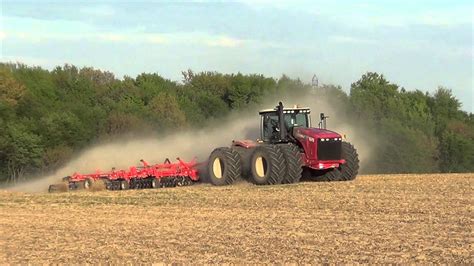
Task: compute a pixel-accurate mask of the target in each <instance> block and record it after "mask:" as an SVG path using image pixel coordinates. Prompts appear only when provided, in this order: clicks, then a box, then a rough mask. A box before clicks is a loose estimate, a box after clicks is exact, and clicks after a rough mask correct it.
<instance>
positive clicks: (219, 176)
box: [207, 147, 242, 186]
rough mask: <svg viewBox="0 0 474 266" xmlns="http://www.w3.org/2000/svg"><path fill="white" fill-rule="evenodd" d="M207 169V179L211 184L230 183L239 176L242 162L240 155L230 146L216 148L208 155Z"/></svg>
mask: <svg viewBox="0 0 474 266" xmlns="http://www.w3.org/2000/svg"><path fill="white" fill-rule="evenodd" d="M207 170H208V172H209V181H210V182H211V183H212V184H213V185H215V186H224V185H230V184H232V183H234V181H235V180H237V179H238V178H240V177H241V174H242V162H241V160H240V155H239V154H238V153H237V152H236V151H234V150H232V149H231V148H227V147H221V148H217V149H215V150H214V151H213V152H212V153H211V155H210V156H209V161H208V164H207Z"/></svg>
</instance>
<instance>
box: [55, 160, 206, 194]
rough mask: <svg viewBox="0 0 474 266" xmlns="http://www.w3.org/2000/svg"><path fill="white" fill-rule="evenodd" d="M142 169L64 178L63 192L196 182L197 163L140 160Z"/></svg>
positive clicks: (131, 168) (75, 175)
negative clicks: (92, 188) (97, 187)
mask: <svg viewBox="0 0 474 266" xmlns="http://www.w3.org/2000/svg"><path fill="white" fill-rule="evenodd" d="M140 162H141V163H142V165H141V166H132V167H130V168H129V169H128V170H115V168H112V170H111V171H110V172H102V171H99V170H98V171H96V172H95V173H92V174H80V173H74V174H73V175H71V176H67V177H64V178H63V181H64V182H65V183H66V185H67V187H66V189H69V190H75V189H90V188H91V187H94V186H97V185H98V184H100V185H105V188H107V189H109V190H125V189H129V188H131V189H132V188H133V189H136V188H159V187H175V186H186V185H191V184H192V183H193V182H194V181H198V180H199V175H198V171H197V169H196V167H197V165H198V163H196V160H195V159H194V160H192V161H190V162H185V161H183V160H181V159H180V158H177V162H175V163H171V161H170V160H169V159H166V160H165V162H164V163H161V164H154V165H149V164H148V163H147V162H145V161H144V160H140ZM61 187H62V188H63V189H64V184H62V185H57V184H56V185H51V186H50V187H49V191H50V192H53V191H57V190H61Z"/></svg>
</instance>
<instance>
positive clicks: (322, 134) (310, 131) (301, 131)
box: [293, 127, 341, 139]
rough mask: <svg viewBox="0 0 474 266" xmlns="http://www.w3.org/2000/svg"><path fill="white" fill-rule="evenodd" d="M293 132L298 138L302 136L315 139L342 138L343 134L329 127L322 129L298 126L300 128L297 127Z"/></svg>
mask: <svg viewBox="0 0 474 266" xmlns="http://www.w3.org/2000/svg"><path fill="white" fill-rule="evenodd" d="M293 134H294V136H295V137H296V138H301V137H302V136H305V137H311V138H314V139H318V138H340V137H341V135H339V134H338V133H336V132H334V131H331V130H327V129H321V128H304V127H298V128H295V130H294V132H293ZM303 138H304V137H303Z"/></svg>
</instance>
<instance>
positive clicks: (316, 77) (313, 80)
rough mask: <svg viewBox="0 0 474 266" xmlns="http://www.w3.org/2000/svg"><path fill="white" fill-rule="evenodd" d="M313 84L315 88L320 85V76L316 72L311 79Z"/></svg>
mask: <svg viewBox="0 0 474 266" xmlns="http://www.w3.org/2000/svg"><path fill="white" fill-rule="evenodd" d="M311 86H312V87H313V88H317V87H319V80H318V76H316V74H314V75H313V78H312V79H311Z"/></svg>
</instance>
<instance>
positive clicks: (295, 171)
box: [278, 144, 303, 184]
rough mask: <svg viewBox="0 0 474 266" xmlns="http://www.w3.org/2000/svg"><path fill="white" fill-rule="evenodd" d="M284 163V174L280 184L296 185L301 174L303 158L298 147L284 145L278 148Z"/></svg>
mask: <svg viewBox="0 0 474 266" xmlns="http://www.w3.org/2000/svg"><path fill="white" fill-rule="evenodd" d="M278 147H279V148H280V150H281V152H282V153H283V157H284V158H285V161H286V174H285V175H284V176H283V180H282V181H281V183H282V184H292V183H298V182H299V181H300V179H301V176H302V173H303V158H302V157H301V153H300V150H299V148H298V146H296V145H294V144H285V145H279V146H278Z"/></svg>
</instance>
